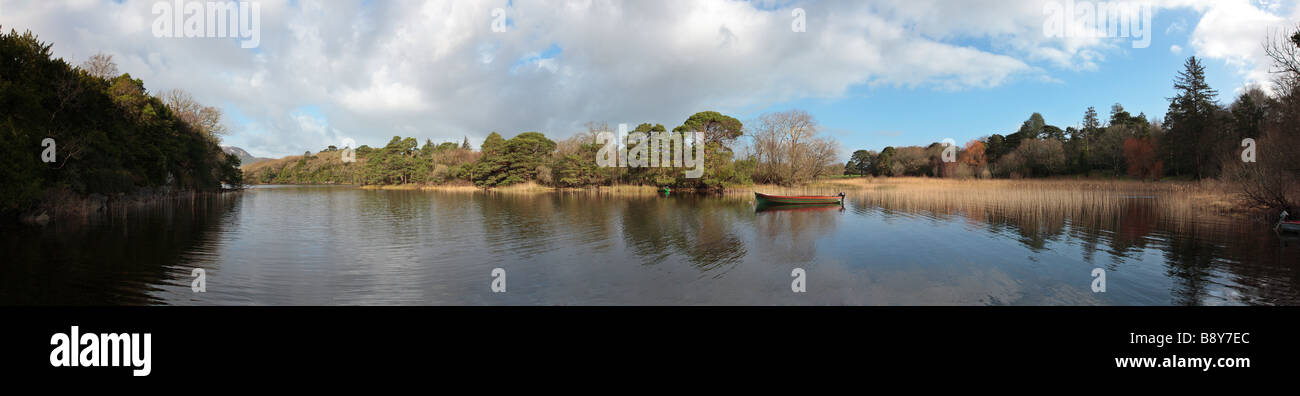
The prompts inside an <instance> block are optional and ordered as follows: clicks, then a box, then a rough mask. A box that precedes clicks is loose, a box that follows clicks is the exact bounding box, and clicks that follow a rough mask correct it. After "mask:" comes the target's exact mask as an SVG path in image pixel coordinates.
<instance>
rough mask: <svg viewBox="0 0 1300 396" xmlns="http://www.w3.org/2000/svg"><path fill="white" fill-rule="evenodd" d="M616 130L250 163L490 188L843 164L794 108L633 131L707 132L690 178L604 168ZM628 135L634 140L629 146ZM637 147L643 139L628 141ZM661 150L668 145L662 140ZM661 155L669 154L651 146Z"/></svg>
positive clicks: (695, 183)
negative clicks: (607, 136) (605, 136)
mask: <svg viewBox="0 0 1300 396" xmlns="http://www.w3.org/2000/svg"><path fill="white" fill-rule="evenodd" d="M608 131H612V129H611V128H610V127H609V125H608V124H605V123H595V122H592V123H588V124H587V126H586V130H585V131H582V132H579V133H576V134H574V135H573V136H572V137H570V138H568V139H563V140H560V141H555V140H552V139H551V138H548V137H547V136H546V135H545V134H543V133H541V132H523V133H520V134H518V135H516V136H514V137H511V138H510V139H505V138H504V137H502V136H501V134H499V133H497V132H492V133H490V134H488V136H487V137H486V138H485V139H484V141H483V143H482V145H480V147H479V149H478V150H474V148H473V147H472V146H471V145H470V143H469V140H468V139H465V140H463V141H462V142H461V143H459V144H457V143H453V142H443V143H435V142H433V141H431V140H428V139H426V140H425V142H424V144H423V145H422V146H421V144H420V143H419V141H418V140H417V139H415V138H413V137H400V136H394V137H393V138H392V139H391V140H390V141H389V142H388V144H386V145H384V146H383V147H370V146H367V145H363V146H360V147H357V148H356V149H355V151H354V152H355V158H356V162H345V161H343V154H344V153H343V151H344V150H345V149H347V148H344V149H339V148H337V147H333V146H331V147H327V148H326V149H324V150H322V151H321V152H318V153H316V154H312V153H310V152H308V153H304V155H303V156H300V157H299V156H295V157H288V158H285V159H282V160H278V161H269V162H266V163H258V164H254V165H250V166H249V167H247V168H246V169H247V171H248V173H249V179H250V180H251V181H253V182H256V183H267V184H270V183H340V184H361V185H400V184H426V185H447V184H452V185H457V184H459V185H474V186H477V187H483V188H491V187H501V186H508V185H513V184H520V183H528V182H532V183H537V184H541V185H544V186H551V187H561V188H582V187H592V186H612V185H651V186H658V187H670V188H676V189H694V190H716V189H722V188H726V187H729V186H739V185H750V184H752V183H753V182H754V181H755V180H758V181H761V182H766V183H780V184H792V183H799V182H805V181H809V180H812V179H815V178H817V177H820V176H824V175H827V174H831V173H833V172H837V171H839V170H837V169H836V168H837V167H839V164H838V162H839V161H838V159H837V158H836V150H837V145H836V143H835V142H834V140H832V139H829V138H824V137H821V136H820V129H819V127H818V126H817V123H816V121H815V120H814V119H813V118H812V117H811V116H810V115H808V114H807V113H805V112H802V111H798V110H793V111H788V112H782V113H771V114H766V115H764V116H762V117H760V119H759V121H758V123H757V126H756V127H754V128H751V129H748V130H747V129H746V127H745V126H744V124H743V123H742V122H741V121H740V120H738V119H736V118H735V117H732V116H729V115H725V114H722V113H719V112H716V111H702V112H698V113H695V114H693V115H691V116H690V117H688V118H687V119H686V120H685V121H683V122H682V123H681V125H679V126H677V127H675V128H673V129H672V131H671V132H670V131H669V130H668V129H667V127H665V126H664V125H663V124H659V123H649V122H647V123H641V124H639V125H637V126H636V127H635V128H633V129H632V130H630V131H629V132H642V133H651V132H658V133H676V134H682V139H683V141H692V140H693V139H691V138H689V137H687V136H688V134H690V135H689V136H694V135H693V134H694V133H695V132H700V133H702V136H703V139H702V141H700V142H696V143H698V144H702V145H703V146H704V153H705V156H704V172H703V175H702V176H701V177H699V178H687V177H686V175H685V172H684V169H683V168H680V167H628V168H621V167H602V166H599V165H597V160H596V159H597V155H598V154H599V151H600V148H601V147H600V146H599V145H597V144H596V134H598V133H600V132H608ZM629 143H630V144H629ZM621 144H623V145H624V146H627V147H634V146H635V145H636V144H637V142H629V141H623V142H621ZM660 150H661V151H666V150H669V148H668V147H661V148H660ZM649 154H650V155H659V154H662V153H649Z"/></svg>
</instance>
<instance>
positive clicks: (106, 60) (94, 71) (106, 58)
mask: <svg viewBox="0 0 1300 396" xmlns="http://www.w3.org/2000/svg"><path fill="white" fill-rule="evenodd" d="M81 69H82V70H85V71H86V73H87V74H90V75H92V76H95V77H99V78H102V79H105V80H107V79H111V78H113V77H117V76H118V72H117V63H114V62H113V55H110V54H105V53H103V52H100V53H96V54H94V55H91V56H90V59H86V62H84V63H82V64H81Z"/></svg>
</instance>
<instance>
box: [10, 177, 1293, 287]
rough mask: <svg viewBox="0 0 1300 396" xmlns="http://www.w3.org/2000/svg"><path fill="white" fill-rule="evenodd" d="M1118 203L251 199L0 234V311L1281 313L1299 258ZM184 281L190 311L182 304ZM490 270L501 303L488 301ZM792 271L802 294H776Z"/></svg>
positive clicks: (286, 190) (444, 195)
mask: <svg viewBox="0 0 1300 396" xmlns="http://www.w3.org/2000/svg"><path fill="white" fill-rule="evenodd" d="M1118 202H1120V204H1119V206H1117V207H1116V209H1113V210H1108V211H1101V212H1098V213H1089V212H1088V211H1087V210H1061V211H1060V212H1061V213H1044V212H1043V211H1042V209H1037V210H1034V211H1027V210H1017V209H1014V208H1010V207H1002V208H1000V207H990V208H988V209H987V210H981V211H979V212H978V213H975V212H970V213H967V212H963V211H957V210H951V208H942V207H940V208H933V207H932V208H923V207H917V206H914V205H902V204H897V205H895V204H891V203H887V202H884V201H881V200H875V199H871V197H870V196H869V195H867V193H858V194H850V197H849V200H848V204H847V205H846V207H845V208H844V209H843V210H840V209H839V208H838V207H836V208H830V209H816V208H815V209H810V210H799V211H756V210H755V207H754V205H753V198H752V197H745V196H728V197H714V196H710V197H702V196H670V197H663V196H639V197H624V196H620V197H611V196H602V195H597V194H592V193H548V194H484V193H462V192H418V191H371V190H361V189H354V188H349V187H307V186H303V187H294V186H283V187H282V186H268V187H260V188H255V189H253V190H250V191H247V192H244V193H237V194H227V195H225V196H222V197H219V198H212V199H208V200H203V201H200V202H196V203H194V204H189V203H185V204H171V205H160V206H158V207H154V208H150V209H142V210H137V211H132V212H130V213H127V214H119V215H117V216H114V217H113V218H111V219H107V220H103V221H99V222H96V223H95V224H91V225H85V226H71V225H57V226H52V227H47V228H46V229H44V230H32V229H4V230H3V231H4V235H3V236H0V248H3V250H4V254H3V257H4V259H3V261H4V263H3V265H0V303H2V304H177V305H232V304H233V305H243V304H256V305H263V304H267V305H337V304H343V305H358V304H360V305H366V304H416V305H426V304H470V305H478V304H652V305H658V304H758V305H786V304H818V305H819V304H855V305H856V304H864V305H882V304H883V305H921V304H924V305H928V304H944V305H953V304H957V305H967V304H987V305H1000V304H1014V305H1094V304H1103V305H1220V304H1251V305H1256V304H1259V305H1275V304H1277V305H1296V304H1298V303H1300V259H1297V255H1300V240H1297V239H1295V238H1293V237H1280V236H1278V235H1275V234H1274V233H1272V232H1271V231H1269V230H1268V226H1267V225H1263V224H1235V223H1233V222H1230V221H1225V220H1222V219H1220V218H1217V217H1207V218H1206V219H1197V218H1170V216H1167V215H1163V214H1162V213H1163V212H1162V211H1161V210H1159V209H1160V205H1161V200H1160V199H1159V198H1151V197H1133V198H1132V199H1127V198H1125V199H1123V200H1120V201H1118ZM1085 209H1086V208H1085ZM1079 213H1086V215H1080V214H1079ZM195 268H201V269H204V270H205V271H206V288H207V292H206V293H194V292H192V291H191V289H190V286H191V281H192V280H193V279H194V278H193V277H192V276H191V274H192V270H193V269H195ZM494 268H502V269H504V270H505V271H506V292H505V293H493V292H492V291H491V289H490V284H491V282H492V280H493V277H492V270H493V269H494ZM794 268H802V269H803V270H804V271H805V272H806V285H807V292H806V293H793V292H792V291H791V281H792V280H793V278H792V277H791V271H792V270H793V269H794ZM1094 268H1102V269H1104V270H1105V272H1106V283H1107V285H1106V286H1107V288H1106V289H1107V290H1106V292H1105V293H1094V292H1093V291H1092V290H1091V286H1092V283H1093V277H1092V275H1091V273H1092V270H1093V269H1094Z"/></svg>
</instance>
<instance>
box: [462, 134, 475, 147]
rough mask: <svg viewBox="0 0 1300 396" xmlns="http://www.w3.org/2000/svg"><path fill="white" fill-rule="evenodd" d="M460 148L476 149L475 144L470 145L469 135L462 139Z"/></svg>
mask: <svg viewBox="0 0 1300 396" xmlns="http://www.w3.org/2000/svg"><path fill="white" fill-rule="evenodd" d="M460 148H461V150H473V149H474V147H473V146H470V145H469V136H465V140H464V141H462V142H461V143H460Z"/></svg>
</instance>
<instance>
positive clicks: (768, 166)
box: [749, 110, 839, 184]
mask: <svg viewBox="0 0 1300 396" xmlns="http://www.w3.org/2000/svg"><path fill="white" fill-rule="evenodd" d="M818 132H819V128H818V126H817V121H816V120H814V119H813V117H812V115H809V114H808V113H807V112H805V111H802V110H790V111H785V112H779V113H767V114H764V115H762V116H761V117H759V120H758V126H757V127H756V128H755V129H754V130H753V131H752V132H751V133H750V136H751V138H752V139H753V143H752V146H751V147H750V148H749V149H750V151H751V153H752V155H753V158H754V159H755V160H756V162H757V169H756V171H755V172H754V173H755V179H756V180H755V181H758V182H763V183H778V184H790V183H797V182H801V181H807V180H811V179H815V178H817V177H818V176H821V175H822V174H823V173H825V172H826V170H827V169H828V166H829V165H831V164H835V163H837V162H838V160H837V159H836V155H837V154H838V151H839V145H838V143H837V142H836V141H835V140H833V139H830V138H826V137H821V136H818Z"/></svg>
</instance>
